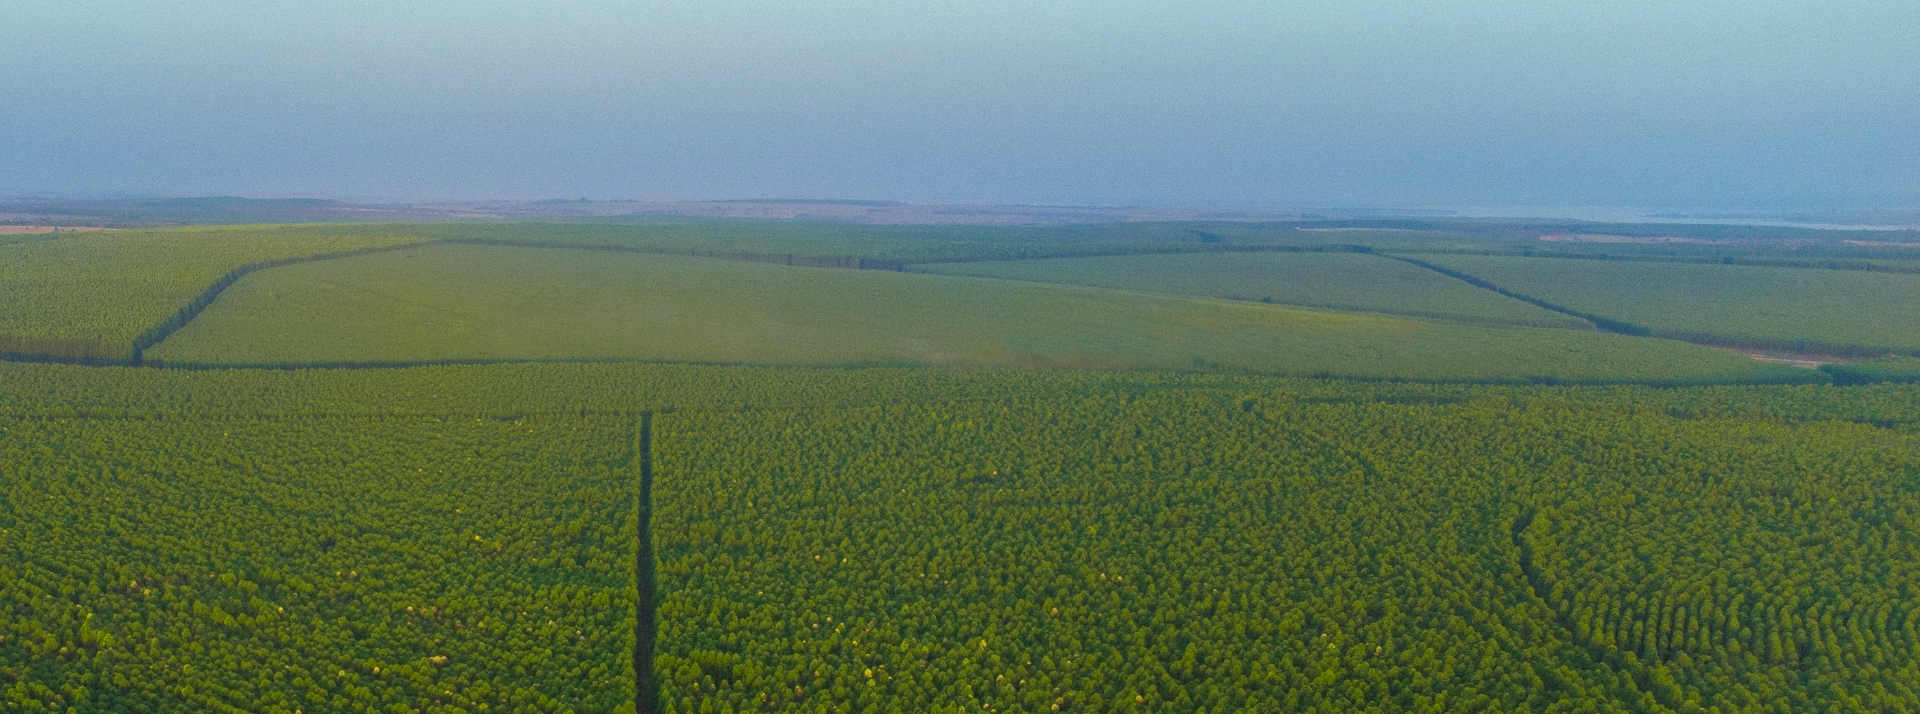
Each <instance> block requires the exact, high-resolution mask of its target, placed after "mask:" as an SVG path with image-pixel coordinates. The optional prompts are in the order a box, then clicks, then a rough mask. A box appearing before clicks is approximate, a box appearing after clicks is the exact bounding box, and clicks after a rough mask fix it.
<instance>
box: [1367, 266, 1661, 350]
mask: <svg viewBox="0 0 1920 714" xmlns="http://www.w3.org/2000/svg"><path fill="white" fill-rule="evenodd" d="M1381 257H1383V258H1390V259H1393V260H1398V261H1400V262H1402V263H1406V264H1408V265H1413V266H1418V267H1421V268H1426V269H1427V270H1431V271H1433V272H1436V273H1439V274H1441V275H1445V276H1447V277H1449V278H1453V279H1455V280H1459V281H1461V282H1464V283H1466V284H1468V285H1472V286H1474V287H1476V288H1483V289H1486V290H1492V291H1494V292H1496V293H1499V294H1501V295H1505V296H1507V297H1510V298H1513V299H1515V300H1519V301H1520V302H1524V303H1528V304H1530V305H1534V306H1536V307H1540V308H1544V309H1547V310H1552V311H1554V312H1557V313H1560V314H1563V315H1571V316H1573V317H1577V318H1580V319H1582V320H1586V321H1588V322H1591V323H1593V324H1594V326H1595V327H1598V328H1600V331H1601V332H1612V333H1616V334H1622V335H1632V336H1634V337H1648V336H1651V335H1652V334H1653V331H1652V330H1649V329H1647V328H1645V327H1641V326H1639V325H1635V324H1633V323H1631V322H1624V321H1621V320H1615V319H1612V318H1607V317H1601V316H1599V315H1591V314H1588V313H1584V312H1580V311H1578V310H1574V309H1573V308H1569V307H1565V306H1562V305H1556V304H1554V303H1550V302H1547V301H1545V300H1541V299H1540V298H1537V297H1533V296H1531V295H1523V294H1521V293H1516V292H1514V291H1512V290H1508V289H1506V288H1503V287H1500V286H1498V285H1495V284H1493V283H1490V282H1487V281H1486V280H1483V279H1481V278H1478V277H1475V276H1472V275H1469V274H1467V273H1462V272H1460V271H1458V270H1454V269H1451V268H1446V267H1442V266H1439V265H1435V264H1433V263H1429V262H1427V261H1424V260H1419V259H1416V258H1408V257H1405V256H1400V255H1382V256H1381Z"/></svg>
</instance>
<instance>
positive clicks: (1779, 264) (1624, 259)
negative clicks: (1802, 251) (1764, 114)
mask: <svg viewBox="0 0 1920 714" xmlns="http://www.w3.org/2000/svg"><path fill="white" fill-rule="evenodd" d="M1518 250H1519V252H1512V250H1473V249H1464V248H1463V249H1457V250H1440V249H1432V248H1391V249H1381V250H1378V252H1379V253H1380V254H1382V255H1385V254H1387V253H1397V254H1403V255H1404V254H1414V255H1474V256H1486V257H1492V258H1544V259H1548V260H1593V261H1602V262H1617V263H1670V264H1676V265H1725V266H1730V267H1735V268H1789V269H1793V270H1834V271H1841V272H1855V273H1894V274H1898V275H1920V267H1907V266H1903V265H1875V264H1873V263H1863V262H1859V261H1863V260H1911V259H1910V258H1742V257H1738V256H1720V257H1717V258H1715V257H1705V256H1684V255H1617V254H1613V253H1568V252H1563V251H1552V250H1535V249H1533V248H1531V247H1527V246H1522V247H1520V248H1519V249H1518Z"/></svg>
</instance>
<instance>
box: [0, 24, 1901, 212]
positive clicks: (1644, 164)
mask: <svg viewBox="0 0 1920 714" xmlns="http://www.w3.org/2000/svg"><path fill="white" fill-rule="evenodd" d="M0 14H4V16H5V20H4V22H0V193H5V192H15V193H18V192H43V191H52V192H74V193H100V192H113V191H122V192H129V193H136V194H164V195H209V194H237V195H248V196H271V195H311V196H329V197H343V198H356V197H359V198H392V199H408V200H421V199H481V198H546V197H566V198H573V197H592V198H603V199H604V198H642V199H707V198H747V197H846V198H872V199H893V200H903V201H912V202H954V203H976V202H977V203H1105V204H1113V203H1132V204H1158V205H1166V204H1185V205H1223V206H1227V205H1376V206H1383V205H1434V206H1439V205H1490V204H1501V205H1524V204H1558V205H1573V204H1587V205H1637V206H1673V207H1872V206H1893V205H1913V204H1916V203H1920V71H1917V70H1916V69H1915V68H1916V67H1920V41H1916V40H1915V37H1914V31H1915V28H1920V3H1915V2H1912V0H1841V1H1836V2H1819V3H1814V2H1804V1H1795V0H1759V1H1755V0H1745V1H1741V2H1733V1H1727V0H1713V1H1706V2H1687V3H1672V2H1653V1H1639V0H1635V1H1607V0H1600V1H1597V2H1537V1H1532V0H1528V1H1522V0H1500V1H1488V2H1467V1H1464V0H1452V1H1447V0H1416V1H1402V2H1364V1H1363V2H1348V1H1342V2H1236V1H1232V0H1209V1H1206V2H1199V1H1189V2H1130V1H1114V0H1101V1H1099V2H1093V1H1091V0H1081V1H1077V2H1051V3H1034V2H1004V1H998V2H992V1H988V2H844V1H843V2H831V1H829V2H740V1H736V0H699V1H697V2H695V1H686V2H616V1H612V0H598V1H595V0H558V1H553V2H538V3H536V2H446V1H435V2H405V3H384V2H365V1H345V2H343V1H328V2H320V1H317V0H286V1H282V2H274V3H242V2H210V1H205V0H201V1H193V0H185V1H181V2H167V3H143V2H127V1H125V0H116V1H109V2H87V3H76V2H71V1H69V0H10V1H9V2H7V3H5V9H4V11H3V12H0Z"/></svg>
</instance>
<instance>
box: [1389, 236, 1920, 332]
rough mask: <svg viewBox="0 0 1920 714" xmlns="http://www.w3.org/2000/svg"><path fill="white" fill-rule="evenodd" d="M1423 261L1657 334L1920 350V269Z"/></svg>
mask: <svg viewBox="0 0 1920 714" xmlns="http://www.w3.org/2000/svg"><path fill="white" fill-rule="evenodd" d="M1421 259H1422V260H1425V261H1427V262H1431V263H1433V264H1435V265H1440V266H1443V267H1446V268H1449V269H1452V270H1457V271H1460V272H1462V273H1466V274H1469V275H1473V276H1475V277H1478V278H1480V279H1482V280H1485V281H1487V282H1490V283H1493V284H1495V285H1498V286H1500V287H1503V288H1506V289H1508V290H1511V291H1513V292H1516V293H1520V294H1523V295H1529V296H1532V297H1536V298H1539V299H1541V300H1545V301H1547V302H1551V303H1554V304H1557V305H1561V306H1564V307H1567V308H1571V309H1573V310H1578V311H1580V312H1584V313H1588V314H1592V315H1598V316H1601V317H1606V318H1611V319H1615V320H1620V321H1623V322H1628V323H1632V324H1635V325H1639V326H1641V327H1645V328H1647V329H1648V330H1650V331H1652V333H1653V334H1655V335H1659V336H1665V337H1677V338H1683V339H1689V340H1701V341H1719V342H1726V343H1732V344H1746V345H1753V346H1763V347H1785V348H1796V347H1798V348H1803V349H1810V350H1836V351H1853V352H1861V353H1869V354H1870V353H1873V352H1876V351H1878V352H1885V351H1892V350H1897V351H1912V350H1920V310H1915V309H1914V308H1915V306H1920V275H1910V274H1902V273H1879V272H1867V271H1859V270H1818V269H1810V268H1771V267H1752V266H1740V265H1713V264H1701V263H1644V262H1614V261H1602V260H1568V259H1557V258H1518V257H1502V256H1470V255H1434V256H1421Z"/></svg>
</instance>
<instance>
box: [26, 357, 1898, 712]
mask: <svg viewBox="0 0 1920 714" xmlns="http://www.w3.org/2000/svg"><path fill="white" fill-rule="evenodd" d="M645 410H655V415H654V416H653V417H652V418H651V430H650V431H649V430H646V429H644V428H643V426H642V424H643V417H642V416H641V414H640V412H642V411H645ZM1916 425H1920V385H1895V384H1880V385H1871V386H1861V387H1835V386H1830V385H1814V386H1779V387H1707V388H1689V389H1651V388H1645V387H1628V386H1619V387H1518V386H1503V387H1496V386H1476V385H1433V384H1406V383H1384V382H1383V383H1364V382H1342V381H1325V380H1306V379H1277V378H1263V377H1255V376H1245V375H1216V374H1179V373H1168V372H1136V373H1102V372H1072V371H1051V372H1036V371H1023V370H1010V371H990V370H979V371H946V370H932V369H874V370H806V369H762V368H729V367H691V366H673V365H554V364H546V365H499V366H464V367H432V368H419V369H407V370H382V371H312V370H310V371H300V372H277V371H230V372H180V371H159V370H134V369H120V368H104V369H102V368H84V367H77V366H68V365H56V364H5V365H0V603H4V604H0V607H3V608H5V611H6V612H7V613H9V616H8V617H7V618H0V638H4V639H0V675H4V676H6V677H7V683H6V687H4V688H0V698H5V700H6V701H7V702H8V704H9V705H10V709H17V710H20V711H42V710H51V711H67V710H69V709H71V710H73V711H80V712H86V711H134V710H137V711H208V710H220V711H233V710H243V711H294V710H296V709H299V710H303V711H338V710H394V711H397V710H398V709H397V708H405V709H409V710H420V711H454V710H455V709H454V708H455V707H458V708H459V709H460V710H464V711H482V710H485V711H502V710H508V711H511V710H529V711H535V710H537V711H554V710H574V711H634V709H632V707H634V705H635V703H636V697H637V696H638V695H639V694H640V692H639V691H638V690H636V688H635V682H636V680H638V679H640V677H637V676H636V673H635V672H634V670H633V668H632V663H633V662H634V655H635V654H637V653H638V651H639V647H638V645H639V644H640V642H639V641H638V640H636V639H635V633H636V632H638V631H641V628H639V625H640V622H639V621H638V620H636V619H635V615H636V608H638V607H639V605H640V604H639V602H638V598H637V594H638V589H637V587H636V581H638V580H640V579H641V577H642V574H643V573H644V572H645V565H646V563H644V562H641V561H642V560H644V555H642V552H643V551H641V549H640V543H641V541H639V540H638V538H639V537H641V536H642V534H641V533H640V532H639V531H638V530H637V529H638V528H639V519H638V515H639V514H640V513H641V510H640V509H641V508H642V506H643V504H642V503H641V502H640V501H639V500H638V496H637V494H636V491H635V488H636V485H637V479H638V478H639V477H640V476H641V475H642V474H644V473H646V471H645V469H647V468H649V467H650V468H651V469H652V471H653V476H654V482H653V484H652V488H653V494H652V496H653V499H652V503H651V512H650V513H649V519H650V521H651V524H650V525H651V528H650V529H649V530H650V532H649V533H646V534H645V537H647V538H648V539H649V540H648V541H646V542H648V543H651V544H652V546H653V548H654V560H655V562H656V565H655V577H656V578H657V589H658V590H657V592H658V594H659V596H660V600H659V610H658V620H657V621H658V628H659V629H658V634H657V640H656V641H655V642H654V645H655V653H656V655H657V656H656V658H655V660H654V665H653V666H652V668H651V673H652V675H653V677H654V679H655V680H656V684H657V686H658V694H659V699H658V705H659V710H660V711H668V712H688V713H690V714H691V713H694V712H703V711H711V712H724V711H728V710H729V709H731V710H732V711H734V712H744V711H794V712H813V711H821V710H823V709H825V710H834V711H864V710H866V709H867V708H869V707H871V708H873V709H874V710H876V711H889V710H891V709H892V708H894V707H898V708H899V709H900V710H901V711H942V710H944V711H956V710H968V711H999V712H1011V711H1029V712H1031V711H1056V710H1059V711H1177V712H1188V711H1194V712H1197V711H1200V710H1202V709H1204V710H1206V711H1209V712H1212V711H1218V710H1225V711H1247V710H1252V711H1312V710H1319V711H1356V710H1358V711H1365V710H1382V711H1407V710H1421V709H1429V710H1461V711H1493V710H1499V711H1518V710H1522V709H1525V710H1529V711H1562V710H1566V711H1654V712H1659V711H1675V712H1679V711H1704V710H1716V709H1717V710H1719V711H1723V712H1725V711H1770V712H1771V711H1778V712H1788V711H1808V710H1814V711H1825V710H1831V709H1836V708H1838V709H1843V710H1869V711H1901V710H1910V709H1913V708H1916V707H1920V697H1916V694H1915V692H1916V691H1920V666H1916V657H1920V654H1917V653H1920V632H1917V631H1916V628H1917V627H1920V598H1916V597H1915V596H1914V594H1913V593H1912V592H1911V588H1909V587H1907V586H1906V585H1905V584H1906V583H1909V582H1915V581H1920V577H1916V576H1920V574H1916V573H1913V572H1911V570H1912V568H1913V564H1914V563H1916V562H1920V553H1916V552H1915V549H1916V547H1920V543H1916V541H1915V539H1914V538H1913V537H1912V536H1911V529H1912V525H1913V524H1912V523H1910V521H1911V516H1912V514H1913V513H1916V512H1920V495H1916V494H1920V488H1916V484H1915V482H1914V478H1915V475H1916V474H1920V429H1916V428H1915V427H1916ZM647 441H650V442H651V443H650V444H649V443H645V442H647ZM649 446H650V447H651V453H652V454H653V456H652V457H651V458H650V459H647V458H642V457H643V455H645V454H647V453H649V449H648V448H647V447H649ZM1623 524H1624V525H1623ZM408 608H413V609H412V610H411V611H410V610H409V609H408ZM396 707H397V708H396ZM1056 707H1057V709H1056Z"/></svg>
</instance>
